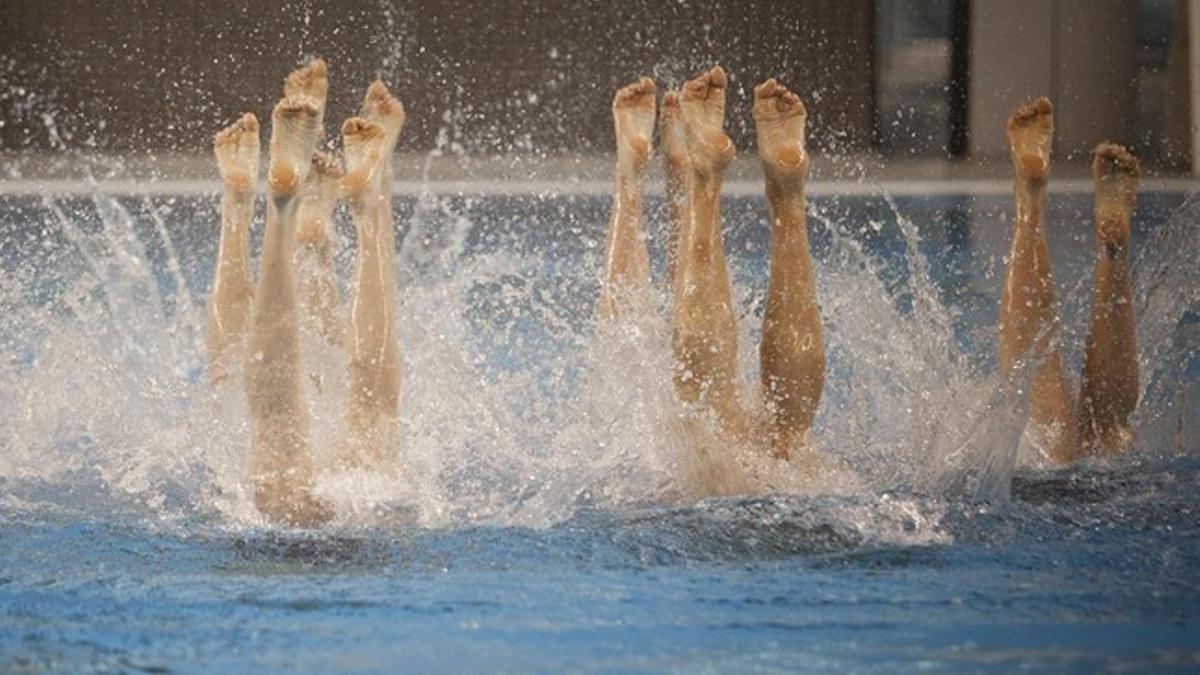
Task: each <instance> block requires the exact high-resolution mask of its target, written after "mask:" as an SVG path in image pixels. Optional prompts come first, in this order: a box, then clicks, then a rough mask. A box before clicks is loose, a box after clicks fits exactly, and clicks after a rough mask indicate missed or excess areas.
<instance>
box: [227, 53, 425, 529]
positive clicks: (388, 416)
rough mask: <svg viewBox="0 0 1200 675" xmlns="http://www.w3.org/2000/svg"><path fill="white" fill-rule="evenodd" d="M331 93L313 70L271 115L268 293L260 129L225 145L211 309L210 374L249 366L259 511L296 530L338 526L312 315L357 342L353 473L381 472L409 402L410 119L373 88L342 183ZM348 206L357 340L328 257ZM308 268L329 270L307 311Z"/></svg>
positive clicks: (249, 128) (312, 272)
mask: <svg viewBox="0 0 1200 675" xmlns="http://www.w3.org/2000/svg"><path fill="white" fill-rule="evenodd" d="M327 91H328V79H327V74H326V67H325V63H324V62H323V61H321V60H319V59H318V60H314V61H312V62H311V63H309V64H308V65H307V66H305V67H304V68H301V69H299V70H297V71H295V72H293V73H292V74H291V75H289V76H288V78H287V80H286V81H285V84H284V99H283V100H282V101H280V103H279V104H278V105H277V106H276V107H275V110H274V112H273V114H272V132H271V145H270V169H269V173H268V200H267V224H266V231H265V234H264V238H263V252H262V263H261V270H260V274H259V280H258V285H257V287H254V286H253V284H252V282H251V280H250V272H249V255H248V246H247V239H248V231H249V227H250V220H251V218H252V216H253V199H254V183H255V180H256V178H257V170H258V156H259V147H258V143H259V141H258V123H257V121H256V120H255V119H254V117H253V116H252V115H245V116H243V117H242V118H241V119H240V120H238V122H236V123H235V124H234V125H232V126H230V127H229V128H227V129H225V130H223V131H222V132H221V133H219V134H218V135H217V138H216V141H215V143H214V151H215V153H216V155H217V161H218V166H219V168H220V171H221V177H222V182H223V184H224V194H223V196H222V230H221V245H220V252H219V258H218V261H217V268H216V274H215V280H214V287H213V289H214V290H213V293H212V296H211V298H210V303H209V340H208V344H209V364H210V374H211V377H212V379H213V381H214V382H222V381H224V380H226V379H228V377H229V374H230V372H229V371H230V367H229V364H230V363H231V362H233V361H235V360H236V359H237V358H239V357H241V358H244V359H245V390H246V398H247V402H248V403H249V409H250V416H251V428H252V434H253V436H252V441H251V450H250V457H249V462H248V464H249V471H250V476H251V480H252V482H253V484H254V488H255V503H256V505H257V506H258V508H259V510H260V511H262V512H263V513H264V514H265V515H267V516H268V517H269V518H271V519H272V520H274V521H277V522H282V523H287V524H293V525H315V524H320V523H323V522H326V521H327V520H329V518H330V517H331V516H332V513H331V511H330V509H329V507H328V506H327V505H325V504H324V503H323V502H321V501H320V500H318V499H316V498H315V497H314V496H313V494H312V488H313V461H312V454H311V450H310V448H309V434H308V415H307V411H306V410H305V408H304V403H303V401H302V398H301V390H300V340H299V326H300V321H301V309H302V307H303V309H304V310H305V312H306V315H307V316H309V317H310V318H312V319H313V320H314V321H315V322H316V323H317V325H318V326H321V327H322V332H323V333H325V335H326V337H327V338H329V339H331V340H338V339H342V337H343V335H344V340H345V343H346V348H347V351H348V354H349V359H350V387H351V391H350V392H349V396H348V399H347V406H346V417H347V420H348V422H349V425H350V430H351V436H352V438H353V441H354V444H353V447H351V448H350V449H349V452H348V455H349V457H348V463H359V462H362V461H367V460H375V459H378V458H380V457H381V456H382V455H383V453H384V452H386V449H387V447H390V446H389V445H386V444H387V443H388V442H389V441H390V438H389V437H388V434H387V433H386V430H387V428H389V427H390V426H391V422H393V421H394V418H395V415H396V411H397V405H398V402H399V350H398V345H397V344H396V341H395V334H394V321H395V291H394V288H393V284H392V269H393V262H392V259H393V257H394V251H395V240H394V233H393V224H392V215H391V208H390V207H391V201H390V186H391V180H390V177H391V154H392V151H393V149H394V148H395V143H396V140H397V138H398V137H399V134H400V129H401V128H402V127H403V123H404V109H403V107H402V106H401V105H400V103H399V102H398V101H396V100H395V99H394V98H392V97H391V96H390V94H388V92H387V90H386V88H384V87H383V85H382V84H381V83H378V82H376V83H375V84H373V85H371V87H370V89H369V90H368V92H367V97H366V100H365V101H364V104H363V115H362V117H355V118H351V119H350V120H347V122H346V123H345V124H344V125H343V127H342V139H343V144H344V146H345V152H346V158H347V161H348V163H349V170H348V171H346V172H345V175H344V176H343V175H342V173H341V170H340V168H339V167H338V166H337V163H336V162H335V161H333V160H332V158H331V157H330V156H328V155H325V154H323V153H315V149H316V145H317V142H318V141H319V140H320V137H321V135H322V133H323V118H324V110H325V100H326V95H327ZM314 153H315V154H314ZM385 181H386V182H385ZM385 185H386V187H387V189H386V190H385ZM339 192H340V193H342V194H344V195H345V197H346V198H347V200H348V201H349V203H350V206H351V210H352V212H353V215H354V221H355V225H356V227H357V229H358V247H359V248H358V269H357V272H356V274H355V280H354V290H353V296H352V299H351V308H350V309H351V312H350V321H349V324H348V326H347V327H346V329H345V331H344V332H343V331H342V329H341V327H340V322H339V321H337V320H336V308H337V304H338V302H339V299H338V297H337V287H336V284H335V283H334V281H333V277H332V266H331V261H330V250H329V249H330V245H329V227H330V224H329V216H330V214H331V212H332V209H333V206H334V203H335V201H336V199H337V196H338V194H339ZM297 242H298V243H299V244H300V246H299V251H297V250H296V248H297V247H296V244H297ZM304 256H311V257H312V258H313V259H314V260H315V262H316V264H315V265H314V266H311V267H309V268H305V275H304V279H303V280H302V283H301V284H299V288H300V289H302V290H303V291H304V299H305V302H304V303H301V302H300V298H299V293H298V284H297V282H296V278H295V276H296V275H295V272H294V269H293V268H294V267H296V266H297V259H298V258H300V259H303V258H304Z"/></svg>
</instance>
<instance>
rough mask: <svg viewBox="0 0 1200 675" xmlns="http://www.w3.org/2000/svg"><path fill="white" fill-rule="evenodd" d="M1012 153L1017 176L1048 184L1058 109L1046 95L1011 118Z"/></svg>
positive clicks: (1009, 123) (1022, 108)
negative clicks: (1056, 109) (1055, 109)
mask: <svg viewBox="0 0 1200 675" xmlns="http://www.w3.org/2000/svg"><path fill="white" fill-rule="evenodd" d="M1007 132H1008V144H1009V150H1010V152H1011V154H1012V161H1013V168H1014V169H1015V170H1016V172H1017V177H1018V178H1020V179H1022V180H1029V181H1042V182H1044V181H1046V180H1047V178H1048V177H1049V175H1050V146H1051V142H1052V141H1053V140H1054V106H1052V105H1051V104H1050V99H1048V98H1046V97H1045V96H1043V97H1041V98H1037V99H1034V100H1033V101H1030V102H1029V103H1026V104H1025V105H1023V106H1021V107H1020V108H1017V109H1016V110H1015V111H1013V114H1012V115H1010V116H1009V118H1008V125H1007Z"/></svg>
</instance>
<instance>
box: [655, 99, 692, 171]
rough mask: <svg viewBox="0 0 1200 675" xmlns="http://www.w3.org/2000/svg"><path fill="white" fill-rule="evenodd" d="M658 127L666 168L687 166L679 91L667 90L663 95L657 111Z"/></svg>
mask: <svg viewBox="0 0 1200 675" xmlns="http://www.w3.org/2000/svg"><path fill="white" fill-rule="evenodd" d="M658 129H659V136H660V137H661V138H662V146H663V154H664V155H665V156H666V159H667V167H668V169H670V170H671V171H674V172H679V171H682V170H683V169H685V168H686V167H687V137H686V135H685V132H684V129H683V111H682V109H681V108H680V102H679V92H674V91H668V92H667V93H666V94H665V95H664V96H663V100H662V107H661V108H660V109H659V111H658Z"/></svg>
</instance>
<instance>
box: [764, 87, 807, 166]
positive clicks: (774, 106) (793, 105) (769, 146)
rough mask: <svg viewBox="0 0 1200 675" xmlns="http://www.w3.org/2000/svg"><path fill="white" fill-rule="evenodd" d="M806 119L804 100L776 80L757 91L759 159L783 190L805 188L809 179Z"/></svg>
mask: <svg viewBox="0 0 1200 675" xmlns="http://www.w3.org/2000/svg"><path fill="white" fill-rule="evenodd" d="M806 119H807V113H806V112H805V110H804V104H803V103H801V102H800V97H798V96H796V95H795V94H793V93H792V92H790V91H788V90H787V87H784V86H783V85H781V84H779V83H778V82H776V81H775V80H774V79H773V78H772V79H770V80H767V81H766V82H763V83H762V84H760V85H758V86H757V87H755V88H754V128H755V130H756V131H757V133H758V155H759V157H761V158H762V163H763V169H764V171H766V174H767V177H768V178H770V179H772V180H774V181H776V182H777V183H779V184H780V185H782V186H789V187H791V186H803V185H804V179H805V178H806V177H807V176H808V154H807V153H806V152H805V151H804V124H805V121H806Z"/></svg>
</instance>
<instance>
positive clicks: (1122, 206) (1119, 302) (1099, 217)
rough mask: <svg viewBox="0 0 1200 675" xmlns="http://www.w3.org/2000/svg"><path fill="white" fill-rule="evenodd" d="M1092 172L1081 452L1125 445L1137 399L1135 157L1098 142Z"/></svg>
mask: <svg viewBox="0 0 1200 675" xmlns="http://www.w3.org/2000/svg"><path fill="white" fill-rule="evenodd" d="M1092 175H1093V178H1094V180H1095V183H1096V234H1097V240H1098V243H1099V247H1098V248H1099V254H1098V258H1097V260H1096V282H1095V283H1096V286H1095V291H1094V292H1093V294H1092V320H1091V325H1090V326H1089V328H1088V340H1087V353H1086V356H1085V360H1084V366H1083V382H1082V384H1081V389H1080V396H1079V406H1080V408H1079V433H1080V437H1081V439H1082V442H1083V449H1084V450H1085V451H1087V452H1094V453H1108V452H1117V451H1120V450H1124V449H1126V448H1128V447H1129V443H1130V441H1131V440H1132V431H1131V429H1130V426H1129V416H1130V415H1131V414H1133V409H1134V407H1135V406H1136V405H1137V399H1138V363H1137V337H1136V336H1135V335H1134V313H1133V301H1132V296H1133V291H1132V289H1131V287H1130V286H1131V284H1130V274H1129V219H1130V215H1131V213H1132V211H1133V201H1134V197H1135V195H1136V192H1137V180H1138V175H1139V169H1138V161H1137V159H1135V158H1134V157H1133V155H1131V154H1129V153H1128V152H1127V151H1126V150H1125V149H1124V148H1122V147H1120V146H1118V145H1112V144H1109V143H1105V144H1101V145H1100V146H1099V147H1097V148H1096V152H1095V157H1094V159H1093V160H1092Z"/></svg>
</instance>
